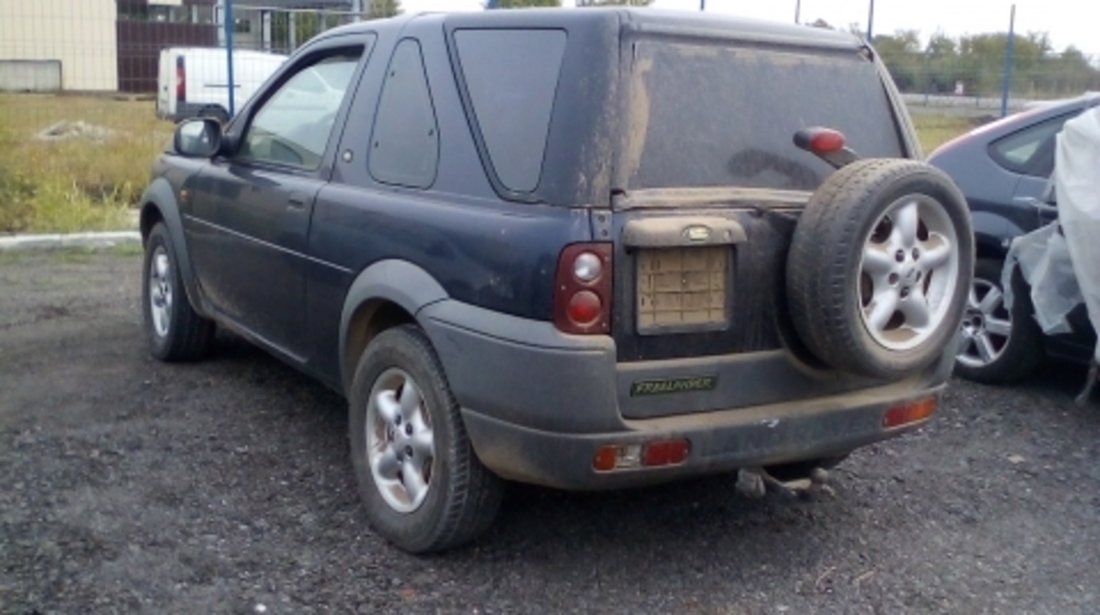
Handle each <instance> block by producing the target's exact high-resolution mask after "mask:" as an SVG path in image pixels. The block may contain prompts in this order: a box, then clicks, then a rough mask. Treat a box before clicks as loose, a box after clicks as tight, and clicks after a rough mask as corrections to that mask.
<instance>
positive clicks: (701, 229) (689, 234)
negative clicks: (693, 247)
mask: <svg viewBox="0 0 1100 615" xmlns="http://www.w3.org/2000/svg"><path fill="white" fill-rule="evenodd" d="M684 239H687V240H688V241H706V240H708V239H710V229H709V228H707V227H705V226H689V227H687V228H686V229H684Z"/></svg>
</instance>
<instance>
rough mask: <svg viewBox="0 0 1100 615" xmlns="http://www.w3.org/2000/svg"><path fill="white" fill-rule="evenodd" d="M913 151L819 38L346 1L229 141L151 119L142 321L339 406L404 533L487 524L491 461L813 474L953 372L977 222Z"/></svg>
mask: <svg viewBox="0 0 1100 615" xmlns="http://www.w3.org/2000/svg"><path fill="white" fill-rule="evenodd" d="M318 78H319V79H323V80H324V81H325V82H326V84H327V85H328V86H329V87H330V88H331V90H330V91H329V92H328V93H327V94H325V95H324V97H323V98H325V100H317V101H314V104H317V105H319V106H320V107H322V108H323V109H321V110H317V111H316V112H314V113H307V114H305V115H303V114H302V113H300V112H298V111H297V109H298V105H299V104H300V100H299V98H298V96H297V94H295V91H296V90H297V89H299V86H300V83H301V82H302V81H309V82H312V81H314V80H315V79H318ZM806 92H813V93H814V94H813V95H812V96H807V95H806ZM331 108H335V109H336V111H335V113H332V112H328V111H327V110H328V109H331ZM304 122H308V123H304ZM822 127H827V128H822ZM860 155H862V156H865V157H866V158H863V159H860V157H859V156H860ZM920 156H921V153H920V150H919V146H918V144H917V141H916V138H915V135H914V130H913V127H912V124H911V122H910V120H909V117H908V115H907V114H906V111H905V106H904V104H903V103H902V102H901V100H900V97H899V95H898V93H897V91H896V89H895V88H894V85H893V83H892V81H891V80H890V78H889V75H888V73H887V71H886V70H885V68H884V67H883V65H882V63H881V62H880V61H879V60H878V59H877V57H876V56H875V54H874V52H873V51H872V50H871V49H869V48H868V47H866V46H865V45H864V43H862V42H861V41H860V40H859V39H857V38H855V37H852V36H850V35H848V34H844V33H840V32H834V31H831V30H823V29H816V28H802V27H795V26H788V25H785V24H784V25H780V24H770V23H766V22H754V21H743V20H736V19H728V18H718V17H712V16H709V15H701V14H695V13H687V14H678V13H665V12H649V11H637V10H629V9H620V8H609V9H593V10H585V11H568V10H525V11H487V12H483V13H465V14H451V15H446V14H432V15H417V16H410V17H398V18H394V19H389V20H373V21H369V22H363V23H359V24H353V25H349V26H346V27H342V28H338V29H335V30H332V31H330V32H327V33H325V34H323V35H321V36H320V37H318V38H316V39H315V40H313V41H312V42H310V43H309V44H307V45H306V46H304V47H303V48H302V49H301V50H300V51H298V52H297V53H296V54H295V55H294V56H293V57H292V58H291V59H290V61H289V62H288V63H287V64H286V65H285V66H283V67H282V68H280V69H279V71H278V72H277V73H276V74H275V76H274V77H273V78H272V79H271V80H270V81H269V82H268V83H267V84H266V85H265V86H264V87H263V88H261V90H260V91H259V92H258V93H257V95H256V97H255V98H254V99H253V100H252V101H251V102H250V103H249V104H248V105H247V106H246V107H245V108H244V109H243V110H242V111H241V113H240V114H239V115H238V116H237V117H236V118H234V119H233V120H232V121H231V122H230V123H229V125H228V126H226V127H225V128H224V131H223V129H222V127H221V126H220V125H219V124H218V123H217V122H214V121H208V120H193V121H190V122H185V123H183V124H181V125H180V126H179V127H178V128H177V131H176V138H175V142H174V146H173V150H172V151H169V152H167V153H165V154H164V155H163V156H162V157H160V159H159V160H158V161H157V162H156V165H155V169H154V179H153V181H152V184H151V185H150V186H149V188H148V190H147V191H146V193H145V195H144V199H143V205H142V209H141V232H142V236H143V238H144V245H145V253H146V256H145V269H144V275H145V278H144V288H145V294H144V301H143V313H144V322H145V327H146V331H147V334H148V338H149V342H150V347H151V349H152V353H153V354H154V355H155V356H156V357H158V358H160V359H163V360H166V361H180V360H189V359H197V358H199V357H201V356H203V355H204V354H205V353H206V352H208V350H209V349H210V344H211V337H212V332H213V331H214V327H215V323H216V324H217V326H221V327H225V328H226V329H229V330H231V331H235V332H237V333H238V334H240V335H242V336H244V337H245V338H247V339H249V340H252V341H253V342H255V343H256V344H258V345H260V346H262V347H263V348H266V349H267V350H268V351H270V352H271V353H273V354H274V355H276V356H278V357H279V358H281V359H282V360H284V361H286V362H287V363H288V364H290V365H293V366H295V367H296V368H298V369H300V370H302V371H303V372H305V373H307V374H309V375H311V376H313V377H315V378H317V379H318V380H320V381H321V382H323V383H325V384H326V385H328V386H329V387H331V388H332V389H334V390H336V391H338V392H340V393H341V394H343V395H344V396H346V398H347V399H348V400H349V408H350V410H349V439H350V445H351V459H352V467H353V469H354V472H355V476H356V478H357V480H358V483H359V488H360V494H361V497H362V500H363V502H364V505H365V508H366V511H367V514H368V517H369V519H370V521H371V523H372V524H373V526H374V527H375V528H376V530H377V531H378V532H379V533H380V534H381V535H382V536H384V537H385V538H387V539H389V540H390V541H392V542H393V543H395V544H397V545H399V546H400V547H402V548H404V549H407V550H409V551H412V552H424V551H432V550H438V549H443V548H447V547H449V546H453V545H456V544H460V543H462V542H464V541H467V540H470V539H472V538H473V537H475V536H477V535H478V534H479V533H481V532H482V531H484V530H485V529H486V528H487V527H488V526H489V524H490V523H491V521H492V519H493V517H494V515H495V514H496V511H497V508H498V506H499V502H500V498H501V493H502V482H503V481H504V480H511V481H522V482H528V483H535V484H540V485H547V486H552V487H558V488H563V489H613V488H620V487H628V486H636V485H649V484H653V483H658V482H663V481H670V480H676V479H682V478H686V477H690V476H696V475H701V474H707V473H718V472H734V471H736V472H738V482H737V484H738V485H742V484H743V485H745V489H746V490H747V491H749V492H752V491H753V490H754V489H755V487H754V486H763V485H765V484H767V485H770V486H773V487H774V486H775V485H777V484H778V483H777V480H786V479H789V478H797V477H799V476H806V475H807V474H809V475H811V476H815V477H818V478H820V476H821V475H822V474H824V473H823V472H818V471H816V470H817V469H818V468H821V467H826V466H830V465H831V464H834V463H836V462H837V460H839V459H840V458H842V457H843V456H845V455H846V454H847V453H848V452H850V451H851V450H853V449H855V448H857V447H860V446H863V445H866V444H869V443H872V442H876V441H879V440H882V439H884V438H889V437H892V436H895V435H897V434H899V433H902V432H904V431H907V430H909V429H912V428H915V427H917V426H919V425H921V424H922V423H923V422H924V421H926V420H928V419H929V417H931V416H932V414H933V413H934V411H935V409H936V405H937V403H938V397H939V394H940V392H941V391H942V390H943V387H944V386H945V381H946V379H947V377H948V375H949V373H950V370H951V366H952V363H953V348H954V345H953V342H954V340H955V339H956V337H957V335H958V327H959V321H960V320H959V319H960V318H961V315H962V311H963V308H964V307H965V305H964V304H965V300H966V291H967V289H968V288H969V287H970V272H971V270H972V268H973V245H972V237H973V236H972V233H971V229H970V225H969V217H968V215H967V211H966V204H965V201H964V199H963V197H962V195H961V193H959V191H958V189H957V188H956V187H955V186H954V184H953V183H952V182H951V180H950V179H949V178H947V176H945V175H943V174H942V173H941V172H939V171H938V170H936V169H934V168H933V167H931V166H929V165H927V164H925V163H923V162H920V161H919V160H917V159H919V158H920ZM838 169H839V170H838ZM741 479H745V480H741Z"/></svg>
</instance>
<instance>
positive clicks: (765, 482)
mask: <svg viewBox="0 0 1100 615" xmlns="http://www.w3.org/2000/svg"><path fill="white" fill-rule="evenodd" d="M828 483H829V472H828V471H827V470H825V469H824V468H814V469H813V470H810V475H809V476H808V477H806V478H800V479H797V480H790V481H786V482H784V481H781V480H779V479H778V478H776V477H774V476H772V475H771V474H768V471H767V470H765V469H764V468H741V469H740V470H738V471H737V484H736V486H735V488H736V489H737V493H740V494H741V495H743V496H745V497H747V498H750V499H754V500H755V499H760V498H762V497H764V495H765V494H766V493H767V492H768V490H769V489H770V490H772V491H776V492H779V493H782V494H783V495H785V496H788V497H802V498H807V497H812V496H814V495H817V494H819V493H824V494H827V495H830V496H833V495H836V492H834V491H833V488H832V487H830V486H829V484H828Z"/></svg>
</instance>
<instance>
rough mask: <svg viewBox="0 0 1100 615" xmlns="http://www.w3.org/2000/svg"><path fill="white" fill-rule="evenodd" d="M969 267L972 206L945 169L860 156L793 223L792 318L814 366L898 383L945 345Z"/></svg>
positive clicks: (964, 294)
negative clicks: (819, 364) (816, 363)
mask: <svg viewBox="0 0 1100 615" xmlns="http://www.w3.org/2000/svg"><path fill="white" fill-rule="evenodd" d="M973 267H974V240H973V234H972V232H971V228H970V212H969V210H968V209H967V206H966V200H965V198H964V197H963V195H962V194H961V193H960V192H959V190H958V188H957V187H956V186H955V184H954V183H953V182H952V181H951V180H950V179H949V178H948V177H947V176H946V175H944V174H943V173H942V172H941V171H939V170H938V169H935V168H933V167H931V166H929V165H927V164H925V163H922V162H918V161H913V160H901V159H869V160H860V161H857V162H854V163H852V164H849V165H847V166H845V167H843V168H841V169H840V170H838V171H836V172H835V173H833V174H832V175H831V176H830V177H829V178H828V179H826V180H825V182H824V183H823V184H822V185H821V187H820V188H819V189H818V190H817V191H816V192H815V193H814V195H813V196H812V197H811V198H810V201H809V203H808V204H807V205H806V209H805V211H804V212H803V213H802V215H801V217H800V219H799V222H798V225H797V227H796V228H795V232H794V236H793V237H792V240H791V248H790V252H789V254H788V260H787V293H788V300H789V304H790V311H791V320H792V322H793V323H794V325H795V330H796V331H797V332H798V335H799V337H800V338H801V339H802V341H803V342H804V343H805V345H806V347H807V348H808V349H809V350H810V352H811V353H812V354H813V355H814V356H815V357H816V358H817V359H819V360H821V361H822V362H824V363H826V364H828V365H831V366H833V367H835V368H837V369H841V370H844V371H847V372H850V373H855V374H861V375H865V376H871V377H874V378H881V379H888V380H896V379H900V378H903V377H905V376H907V375H909V374H911V373H913V372H915V371H919V370H921V369H924V368H926V367H927V366H929V365H930V364H932V363H933V362H934V361H936V360H937V359H938V358H940V357H942V356H943V353H944V351H945V350H946V349H948V348H949V346H950V344H951V343H952V342H953V340H954V337H955V336H956V335H957V333H958V327H959V322H960V320H961V318H962V313H963V309H964V308H965V307H966V299H967V292H968V289H969V288H970V278H971V274H972V272H973Z"/></svg>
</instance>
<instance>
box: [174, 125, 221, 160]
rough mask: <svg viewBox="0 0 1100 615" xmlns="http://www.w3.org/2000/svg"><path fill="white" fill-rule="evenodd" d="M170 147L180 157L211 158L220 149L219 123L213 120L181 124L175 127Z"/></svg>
mask: <svg viewBox="0 0 1100 615" xmlns="http://www.w3.org/2000/svg"><path fill="white" fill-rule="evenodd" d="M172 146H173V149H175V151H176V153H177V154H179V155H180V156H186V157H188V158H211V157H213V156H214V155H215V154H217V153H218V152H219V151H220V150H221V147H222V126H221V123H220V122H218V120H215V119H213V118H203V119H197V120H187V121H185V122H181V123H180V125H179V126H176V134H175V137H174V138H173V140H172Z"/></svg>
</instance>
